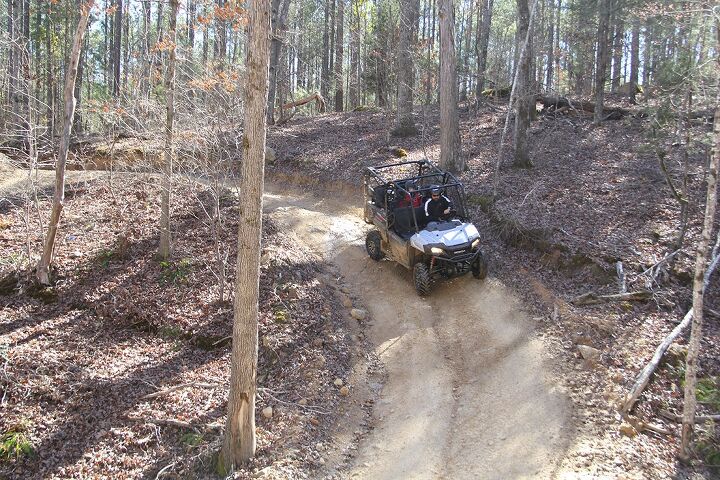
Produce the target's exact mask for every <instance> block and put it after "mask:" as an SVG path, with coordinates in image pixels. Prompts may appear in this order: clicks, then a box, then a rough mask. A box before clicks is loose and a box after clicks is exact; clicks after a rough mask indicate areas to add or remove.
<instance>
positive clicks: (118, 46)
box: [112, 0, 123, 97]
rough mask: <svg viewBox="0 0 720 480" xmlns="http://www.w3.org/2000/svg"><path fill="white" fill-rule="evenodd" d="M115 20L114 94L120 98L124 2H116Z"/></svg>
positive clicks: (113, 55) (119, 0)
mask: <svg viewBox="0 0 720 480" xmlns="http://www.w3.org/2000/svg"><path fill="white" fill-rule="evenodd" d="M114 6H115V20H113V34H114V35H113V36H114V38H113V50H112V72H113V77H112V78H113V83H112V94H113V97H119V96H120V63H121V58H122V55H121V52H122V9H123V4H122V0H115V5H114Z"/></svg>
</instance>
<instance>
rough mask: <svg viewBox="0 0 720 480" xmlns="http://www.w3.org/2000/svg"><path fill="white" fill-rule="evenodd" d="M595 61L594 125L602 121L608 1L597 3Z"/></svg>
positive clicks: (606, 56)
mask: <svg viewBox="0 0 720 480" xmlns="http://www.w3.org/2000/svg"><path fill="white" fill-rule="evenodd" d="M598 20H599V21H598V33H597V59H596V62H595V64H596V65H597V68H596V70H595V125H599V124H600V123H601V122H602V120H603V101H604V98H605V80H606V78H607V66H608V57H609V50H610V49H609V48H608V47H609V43H610V42H609V39H608V25H609V23H610V0H599V1H598Z"/></svg>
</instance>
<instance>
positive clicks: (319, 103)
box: [282, 92, 325, 111]
mask: <svg viewBox="0 0 720 480" xmlns="http://www.w3.org/2000/svg"><path fill="white" fill-rule="evenodd" d="M313 100H315V106H316V107H317V108H318V110H321V111H322V110H324V109H325V99H324V98H323V97H322V95H320V92H315V93H313V94H312V95H308V96H307V97H303V98H301V99H300V100H296V101H294V102H289V103H286V104H285V105H283V106H282V108H283V110H287V109H290V108H295V107H300V106H302V105H305V104H306V103H310V102H312V101H313Z"/></svg>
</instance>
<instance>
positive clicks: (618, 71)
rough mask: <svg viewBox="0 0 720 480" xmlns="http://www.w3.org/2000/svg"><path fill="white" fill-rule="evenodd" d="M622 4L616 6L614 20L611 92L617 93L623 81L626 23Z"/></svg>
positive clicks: (616, 3)
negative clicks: (621, 7) (621, 8)
mask: <svg viewBox="0 0 720 480" xmlns="http://www.w3.org/2000/svg"><path fill="white" fill-rule="evenodd" d="M620 6H621V5H620V2H619V1H616V2H615V5H614V9H615V12H614V18H615V21H614V22H613V23H614V24H615V35H614V38H613V56H612V75H611V76H612V79H611V83H610V85H611V87H610V88H611V90H610V91H611V92H613V93H615V92H617V90H618V88H619V87H620V83H621V82H620V80H622V60H623V48H624V46H625V45H624V42H625V22H624V21H623V17H622V16H623V12H622V11H621V10H620Z"/></svg>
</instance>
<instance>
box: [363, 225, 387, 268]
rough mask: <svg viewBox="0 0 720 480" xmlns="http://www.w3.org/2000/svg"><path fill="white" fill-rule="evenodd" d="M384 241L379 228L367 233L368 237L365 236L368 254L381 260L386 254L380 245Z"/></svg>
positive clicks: (374, 258)
mask: <svg viewBox="0 0 720 480" xmlns="http://www.w3.org/2000/svg"><path fill="white" fill-rule="evenodd" d="M381 243H382V237H381V236H380V232H378V231H377V230H372V231H371V232H369V233H368V234H367V237H365V250H367V253H368V255H369V256H370V258H372V259H373V260H375V261H376V262H377V261H380V260H382V258H383V257H384V256H385V254H384V253H383V251H382V248H381V247H380V244H381Z"/></svg>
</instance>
